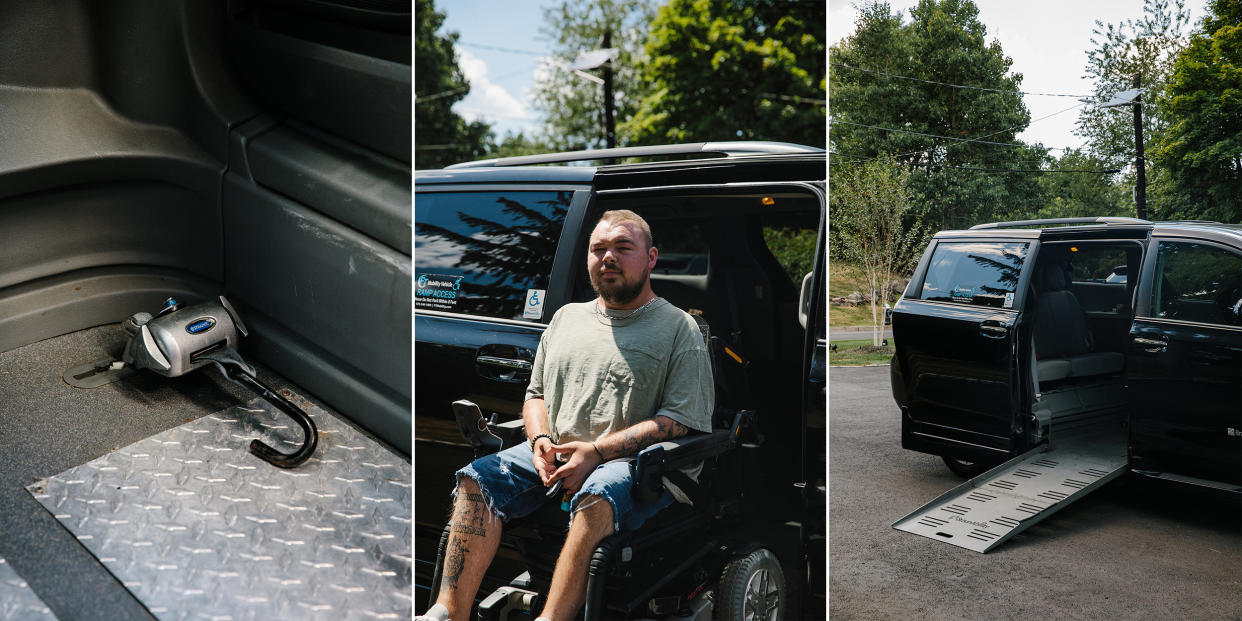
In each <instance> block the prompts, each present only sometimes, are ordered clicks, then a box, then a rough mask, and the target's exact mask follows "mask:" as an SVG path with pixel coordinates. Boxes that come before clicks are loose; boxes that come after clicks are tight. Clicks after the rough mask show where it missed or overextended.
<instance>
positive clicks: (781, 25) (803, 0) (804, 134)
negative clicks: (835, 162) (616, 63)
mask: <svg viewBox="0 0 1242 621" xmlns="http://www.w3.org/2000/svg"><path fill="white" fill-rule="evenodd" d="M824 24H825V4H824V2H822V0H798V1H785V2H778V1H773V0H768V1H751V2H740V1H737V0H671V1H670V2H668V4H665V5H664V6H662V7H660V9H659V11H658V12H657V14H656V16H655V19H654V20H653V21H652V22H651V26H650V30H649V34H648V36H647V39H646V46H645V53H646V54H645V58H644V59H643V60H642V62H641V63H640V65H639V71H638V77H639V80H640V83H641V84H642V85H643V86H644V93H643V97H642V98H641V101H640V102H639V104H638V106H637V109H636V110H635V114H634V116H633V117H632V118H630V119H628V120H627V121H626V122H624V123H623V124H622V125H621V126H620V127H619V128H618V133H620V134H622V135H623V136H625V137H626V139H627V141H628V142H630V143H633V144H664V143H677V142H698V141H711V140H777V141H783V142H794V143H799V144H805V145H811V146H818V147H823V146H824V145H825V140H824V120H825V106H824V89H825V87H826V81H825V76H826V72H825V69H826V67H825V65H824V45H825V31H824Z"/></svg>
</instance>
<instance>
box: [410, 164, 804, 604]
mask: <svg viewBox="0 0 1242 621" xmlns="http://www.w3.org/2000/svg"><path fill="white" fill-rule="evenodd" d="M631 158H636V159H631ZM669 158H672V159H669ZM687 158H689V159H687ZM824 158H825V153H824V151H823V150H822V149H816V148H810V147H802V146H798V145H788V144H782V143H755V142H724V143H698V144H689V145H665V146H654V147H625V148H621V149H609V150H600V151H587V152H576V153H553V154H546V155H538V156H523V157H515V158H503V159H500V160H487V161H482V162H467V163H462V164H457V165H454V166H450V167H448V168H446V169H444V170H427V171H416V172H415V176H414V180H415V202H414V247H415V253H414V254H415V261H414V283H415V284H414V334H415V339H414V357H415V364H416V368H417V373H416V375H415V384H416V386H415V390H414V394H415V397H414V399H415V407H414V412H415V414H414V444H415V447H416V449H415V451H414V456H415V457H414V460H415V471H416V472H417V473H418V474H417V485H416V495H417V498H418V500H417V501H416V502H415V514H414V521H415V532H414V539H415V541H414V556H415V559H416V561H417V562H416V563H415V577H414V578H415V609H423V608H424V607H425V606H426V605H428V604H427V600H428V599H429V598H430V597H431V594H432V593H433V589H434V585H435V584H438V581H437V580H436V579H435V575H434V567H435V565H436V564H435V562H434V561H436V559H437V542H438V541H440V536H441V529H442V528H443V526H444V522H445V516H447V515H448V510H449V503H450V500H451V496H450V494H451V492H452V487H453V483H454V478H453V472H454V471H455V470H456V469H457V468H460V467H461V466H462V465H464V464H465V463H467V462H468V461H469V460H470V459H471V458H472V457H473V456H474V448H473V447H472V445H471V443H470V442H469V441H468V440H467V439H466V438H463V436H462V433H461V432H459V426H458V424H457V422H455V420H454V405H453V404H454V402H455V401H458V400H468V401H471V402H473V403H474V404H477V405H478V406H479V408H480V409H481V411H482V412H483V413H484V415H486V416H489V417H490V418H492V421H493V426H496V425H508V424H513V423H520V420H521V419H520V411H521V407H522V400H523V395H524V392H525V388H526V384H527V382H528V381H529V379H530V370H531V366H532V362H533V361H534V357H535V350H536V348H537V347H538V345H539V338H540V335H541V334H542V333H543V330H544V329H545V328H546V327H547V324H548V322H549V321H550V320H551V318H552V316H553V314H554V313H555V312H556V310H557V309H558V308H560V307H561V306H563V305H564V304H566V303H570V302H581V301H586V300H590V299H592V298H593V297H594V293H593V292H592V289H591V286H590V282H589V279H588V277H587V273H586V255H587V240H588V237H589V234H590V231H591V229H592V227H593V226H594V224H595V222H596V221H597V220H598V218H599V216H600V214H601V213H602V212H603V211H605V210H609V209H631V210H633V211H636V212H638V213H639V214H640V215H642V216H643V217H644V218H645V219H646V220H647V221H648V223H649V224H650V226H651V230H652V234H653V237H654V240H655V246H656V247H657V248H658V249H659V261H658V263H657V264H656V266H655V268H654V269H653V270H652V271H651V276H650V278H651V284H652V288H653V289H654V291H655V292H656V294H657V295H659V296H661V297H663V298H665V299H666V300H668V301H669V302H670V303H672V304H674V305H676V306H678V307H679V308H682V309H683V310H685V311H686V312H688V313H689V314H691V315H694V316H697V317H698V318H699V320H700V321H701V324H700V328H701V329H702V330H703V331H704V334H705V336H706V337H709V340H711V341H715V342H719V343H721V344H723V347H724V348H727V350H728V351H729V352H731V353H730V354H728V355H729V356H731V357H732V359H734V360H735V361H736V362H737V363H738V364H739V365H741V364H743V361H744V369H743V370H742V371H741V372H740V373H739V375H740V380H741V381H738V382H731V384H732V385H733V387H735V388H738V387H740V386H741V385H742V384H748V385H749V386H751V387H752V388H753V391H746V392H753V395H754V398H753V399H751V398H749V396H742V397H741V398H739V409H746V410H751V411H753V412H754V418H753V422H754V424H753V426H748V427H747V429H748V431H744V432H742V433H741V435H740V444H739V445H738V446H737V449H736V450H735V451H734V452H733V453H732V455H735V456H737V457H738V459H739V460H740V461H737V462H731V463H733V464H734V465H739V466H740V468H739V469H738V470H737V471H736V473H749V474H748V475H747V476H746V477H744V478H746V479H747V480H746V482H744V483H743V484H740V485H737V486H732V485H731V483H726V482H725V481H726V480H728V481H736V480H737V478H738V477H734V476H730V475H729V474H728V473H726V472H725V468H724V467H723V466H722V469H721V470H720V472H721V476H720V477H719V478H717V479H716V480H715V481H714V482H713V484H712V485H711V486H709V487H712V498H711V499H708V501H707V502H706V503H704V505H703V506H702V507H700V505H699V504H698V503H696V505H695V509H694V512H693V513H691V514H687V515H685V516H683V517H680V518H678V519H679V520H680V521H679V522H678V523H677V524H675V525H670V526H669V527H668V528H665V527H663V526H662V525H655V526H652V525H645V526H644V530H645V531H646V534H643V531H640V532H639V533H637V534H635V535H634V537H635V539H634V541H635V543H634V545H633V547H634V553H633V556H632V557H629V555H628V553H626V552H624V551H622V553H621V558H622V559H626V558H629V560H621V561H620V562H619V568H618V571H617V573H619V574H624V575H625V576H626V577H629V578H632V580H628V581H626V582H625V583H624V586H622V585H623V583H621V582H615V583H610V586H609V587H608V591H607V597H606V599H607V600H608V601H606V602H604V603H603V604H602V605H604V606H606V607H607V609H606V610H605V611H604V612H602V613H599V612H595V613H593V612H592V607H593V602H594V600H593V599H591V598H588V602H587V612H586V616H587V618H609V619H613V618H646V617H649V616H652V615H655V616H663V615H665V614H672V613H674V612H675V613H676V614H679V615H683V616H684V618H708V617H710V616H711V615H712V614H713V612H712V609H711V607H710V605H711V603H712V602H713V598H712V597H710V595H711V593H712V591H713V590H716V591H717V593H718V594H719V593H720V592H721V591H722V589H723V588H724V587H722V586H721V585H722V583H724V582H726V580H724V579H723V578H722V572H721V567H723V566H725V565H726V564H728V565H729V566H737V565H738V563H742V564H746V562H745V559H747V558H752V557H753V558H758V557H756V554H757V553H759V552H762V550H761V549H760V548H763V549H767V550H771V551H772V553H773V556H774V557H775V558H776V559H777V560H778V561H779V562H778V563H777V564H778V565H779V567H774V566H773V565H772V564H764V563H757V564H754V565H753V566H751V569H752V571H750V573H749V574H748V575H749V577H750V578H753V580H751V581H752V582H754V584H759V582H762V583H763V585H764V588H762V589H760V588H758V587H754V588H753V589H751V590H750V591H748V593H750V595H747V599H746V601H747V604H746V605H747V606H751V605H756V606H763V607H764V608H763V610H769V611H771V610H770V609H772V610H775V611H777V612H781V613H783V614H782V616H789V617H790V618H808V617H807V616H806V615H811V616H814V615H816V614H822V612H816V611H822V610H823V609H824V608H825V606H824V605H823V600H822V598H823V592H822V585H823V584H824V583H825V581H824V579H823V576H824V574H823V573H822V572H823V567H824V559H825V554H824V547H823V546H824V541H825V538H824V534H825V533H824V528H823V526H824V511H825V485H824V472H825V470H826V464H825V447H824V443H823V440H824V424H825V420H826V419H825V410H824V406H825V394H824V387H825V382H824V379H825V366H826V365H825V364H824V363H825V361H826V350H825V344H826V341H825V324H826V321H825V313H824V308H825V307H824V306H823V302H824V294H823V291H824V288H825V252H824V248H825V245H824V244H825V235H824V233H825V230H826V226H825V225H826V209H825V200H824V177H825V170H826V168H825V161H824ZM654 159H665V160H666V161H652V160H654ZM566 164H572V165H566ZM586 164H590V165H586ZM730 364H732V363H730ZM717 377H718V380H719V378H720V375H719V374H718V376H717ZM719 383H720V382H719V381H718V387H719ZM720 402H721V399H720V398H718V399H717V403H718V404H719V403H720ZM476 424H477V423H476ZM670 459H671V458H670ZM743 464H744V465H743ZM729 467H730V468H732V466H729ZM731 472H733V471H731ZM709 505H710V506H712V509H710V510H709V509H707V506H709ZM681 508H682V507H678V509H681ZM674 521H677V520H674ZM563 527H564V521H563V520H561V522H559V528H560V529H561V530H562V531H563ZM687 528H689V530H687ZM529 530H530V529H529V528H525V527H515V528H510V529H509V530H507V531H506V532H512V533H513V539H514V541H506V542H503V543H502V547H501V549H500V552H499V553H498V556H497V561H496V562H495V563H493V565H492V568H491V571H490V573H489V575H488V576H487V577H485V579H484V582H483V590H482V591H481V592H480V596H481V597H483V596H484V595H486V593H488V592H493V595H494V596H495V597H500V596H501V594H503V593H510V594H512V593H522V592H527V593H536V592H538V591H540V586H539V585H540V582H541V580H542V578H541V575H542V574H541V572H545V570H546V569H547V568H546V567H543V566H541V565H540V564H539V562H538V559H537V558H536V557H539V556H540V554H546V553H547V550H552V551H555V550H558V549H559V543H548V542H546V541H544V540H541V539H532V538H531V537H529V536H525V535H522V533H523V532H525V531H529ZM519 536H523V537H524V538H519ZM642 541H646V542H648V543H641V542H642ZM643 549H647V550H649V552H648V553H647V554H646V555H645V556H644V555H643V554H642V553H641V552H642V550H643ZM759 556H764V557H767V556H766V553H765V554H762V555H759ZM767 558H769V559H770V558H772V557H767ZM553 560H554V557H553ZM770 562H771V561H768V562H767V563H770ZM782 574H783V579H780V578H778V576H781V575H782ZM730 575H734V574H730ZM514 576H518V578H514ZM523 576H525V577H523ZM618 578H619V577H618ZM532 581H533V583H532ZM741 582H742V583H747V582H748V579H747V578H746V576H743V579H742V580H741ZM614 587H618V588H621V590H617V589H616V588H614ZM513 589H521V591H514V590H513ZM588 591H591V589H588ZM495 597H488V598H486V600H485V602H483V603H480V605H479V606H480V612H481V614H482V611H483V609H484V608H489V609H490V608H491V607H492V606H493V604H494V603H495V602H496V601H497V600H496V599H495ZM725 599H726V598H725V597H723V596H718V597H716V598H715V600H714V602H715V606H716V608H715V614H717V615H726V616H727V615H729V614H730V613H729V612H727V611H726V607H725V606H724V604H723V602H724V601H725ZM752 599H754V601H751V600H752ZM704 604H706V607H704V606H703V605H704ZM523 606H524V607H525V609H530V607H531V604H530V603H529V600H528V601H527V602H526V603H525V604H523ZM500 607H507V604H504V605H502V606H500ZM747 610H751V609H750V608H748V609H747ZM661 611H663V612H661ZM734 612H735V613H736V614H738V615H740V614H741V613H740V612H737V611H734ZM488 614H490V613H488ZM497 614H499V613H497ZM515 614H516V613H515ZM593 614H596V615H598V616H595V617H592V615H593ZM685 615H688V616H685ZM717 618H722V617H719V616H718V617H717Z"/></svg>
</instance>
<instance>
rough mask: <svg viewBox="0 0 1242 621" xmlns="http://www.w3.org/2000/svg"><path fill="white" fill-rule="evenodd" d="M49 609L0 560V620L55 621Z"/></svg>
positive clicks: (3, 561)
mask: <svg viewBox="0 0 1242 621" xmlns="http://www.w3.org/2000/svg"><path fill="white" fill-rule="evenodd" d="M55 618H56V615H54V614H52V611H51V609H49V608H48V607H47V606H46V605H44V604H43V600H41V599H39V596H38V595H35V592H34V591H33V590H31V589H30V585H28V584H26V581H25V580H22V579H21V576H18V575H17V572H15V571H13V568H12V567H10V566H9V563H8V561H6V560H4V559H3V558H0V619H3V620H4V621H8V620H9V619H15V620H17V619H22V620H24V619H55Z"/></svg>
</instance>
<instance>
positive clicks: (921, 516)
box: [893, 433, 1126, 552]
mask: <svg viewBox="0 0 1242 621" xmlns="http://www.w3.org/2000/svg"><path fill="white" fill-rule="evenodd" d="M1125 470H1126V445H1125V436H1124V434H1121V433H1111V434H1103V435H1089V436H1078V437H1073V438H1069V439H1067V440H1065V441H1061V442H1058V443H1056V444H1055V445H1053V446H1050V445H1048V444H1044V445H1041V446H1039V447H1036V448H1035V449H1032V450H1030V451H1028V452H1026V453H1024V454H1022V455H1019V456H1018V457H1015V458H1013V459H1011V460H1009V461H1007V462H1005V463H1003V464H1001V465H999V466H997V467H996V468H993V469H992V470H989V471H987V472H985V473H983V474H981V475H979V476H977V477H975V478H973V479H971V480H969V481H967V482H965V483H963V484H961V485H959V486H957V487H955V488H953V489H951V490H949V491H948V492H946V493H944V494H942V495H941V496H940V497H938V498H936V499H935V500H933V501H931V502H929V503H927V504H925V505H923V506H922V507H919V509H918V510H916V511H915V512H913V513H911V514H910V515H907V516H906V517H903V518H901V519H900V520H897V521H896V522H894V523H893V528H896V529H897V530H902V531H905V532H908V533H914V534H916V535H922V536H924V537H929V538H931V539H935V540H937V541H943V542H945V543H948V544H950V545H955V546H957V547H959V548H966V549H967V550H974V551H975V552H987V551H988V550H991V549H993V548H995V547H996V546H999V545H1000V544H1002V543H1004V542H1005V541H1006V540H1008V539H1009V538H1010V537H1013V536H1014V535H1016V534H1018V533H1020V532H1022V531H1024V530H1026V529H1027V528H1030V527H1031V526H1032V525H1034V524H1036V523H1038V522H1039V521H1041V520H1043V519H1045V518H1047V517H1048V516H1050V515H1052V514H1053V513H1056V512H1057V511H1059V510H1061V509H1063V508H1065V507H1066V506H1067V505H1069V504H1070V503H1071V502H1074V501H1075V500H1078V499H1079V498H1082V497H1083V496H1086V495H1087V494H1089V493H1091V492H1092V491H1093V490H1095V489H1097V488H1099V487H1101V486H1102V485H1104V484H1105V483H1107V482H1109V481H1111V480H1113V479H1115V478H1117V477H1118V476H1120V475H1121V474H1122V473H1124V472H1125Z"/></svg>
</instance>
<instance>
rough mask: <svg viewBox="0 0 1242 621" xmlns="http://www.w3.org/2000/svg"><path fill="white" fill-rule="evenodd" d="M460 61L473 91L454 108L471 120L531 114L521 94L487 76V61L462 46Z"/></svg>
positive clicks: (488, 119)
mask: <svg viewBox="0 0 1242 621" xmlns="http://www.w3.org/2000/svg"><path fill="white" fill-rule="evenodd" d="M457 57H458V62H459V63H460V65H461V70H462V73H464V74H465V75H466V79H467V80H469V81H470V94H469V95H467V96H466V98H465V99H462V100H461V101H459V102H457V103H456V104H455V105H454V106H453V111H454V112H456V113H458V114H460V115H461V116H462V117H464V118H465V119H466V120H468V121H477V120H485V121H490V122H494V121H497V120H502V119H524V118H529V117H531V112H530V109H529V108H528V107H527V106H526V104H525V103H523V102H522V101H521V100H519V99H518V98H516V97H514V96H513V95H511V94H510V93H509V91H507V90H505V88H504V87H503V86H500V85H498V84H495V83H493V82H492V81H491V80H489V79H488V77H487V63H485V62H483V60H482V59H480V58H478V57H476V56H474V55H473V54H471V53H470V52H468V51H466V50H464V49H462V48H460V47H458V48H457Z"/></svg>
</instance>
